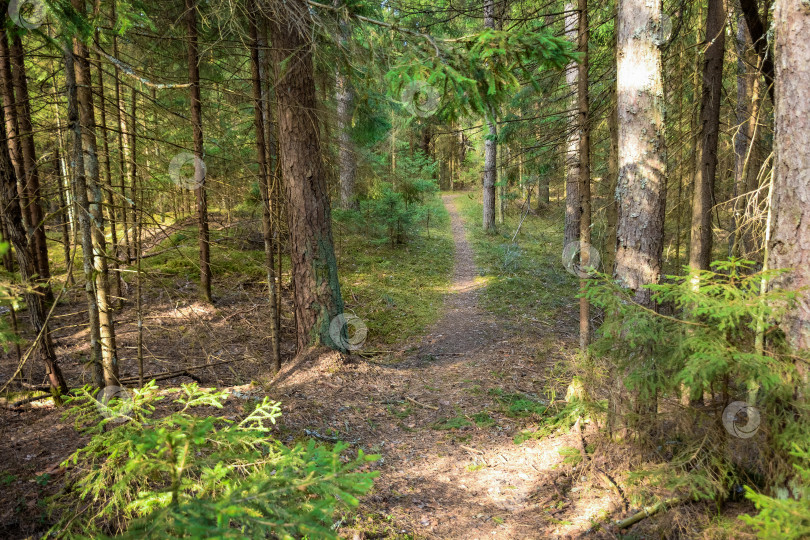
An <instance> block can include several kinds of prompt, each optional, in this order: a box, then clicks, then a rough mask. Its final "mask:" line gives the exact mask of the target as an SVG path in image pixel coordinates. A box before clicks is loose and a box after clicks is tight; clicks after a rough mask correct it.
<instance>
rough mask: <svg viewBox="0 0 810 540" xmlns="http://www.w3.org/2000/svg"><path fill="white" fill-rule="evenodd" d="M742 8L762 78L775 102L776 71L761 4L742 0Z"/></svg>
mask: <svg viewBox="0 0 810 540" xmlns="http://www.w3.org/2000/svg"><path fill="white" fill-rule="evenodd" d="M740 6H741V7H742V12H743V17H745V22H746V25H747V26H748V33H749V34H750V36H751V41H752V42H753V44H754V50H755V51H756V52H757V55H758V56H759V60H760V66H761V68H762V76H763V77H764V78H765V85H766V87H767V89H768V95H770V96H771V101H773V100H774V88H775V87H774V75H775V70H774V66H773V58H772V57H771V54H770V52H769V51H768V36H767V35H766V33H765V32H766V29H765V25H764V24H763V22H762V17H760V15H759V3H758V2H757V0H740Z"/></svg>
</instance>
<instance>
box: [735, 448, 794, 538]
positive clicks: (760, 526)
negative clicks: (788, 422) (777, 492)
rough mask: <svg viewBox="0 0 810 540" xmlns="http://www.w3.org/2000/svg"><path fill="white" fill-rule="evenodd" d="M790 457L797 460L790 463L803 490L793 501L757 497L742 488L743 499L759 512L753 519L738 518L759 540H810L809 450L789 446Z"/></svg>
mask: <svg viewBox="0 0 810 540" xmlns="http://www.w3.org/2000/svg"><path fill="white" fill-rule="evenodd" d="M791 454H792V455H793V456H794V457H796V458H797V459H798V461H799V462H798V463H795V464H794V467H795V469H796V473H797V476H798V479H799V480H800V482H801V484H803V485H804V486H805V487H804V489H803V490H802V489H801V488H800V490H799V491H800V492H799V493H796V494H795V495H797V498H795V499H789V498H782V499H780V498H775V497H768V496H766V495H762V494H759V493H757V492H755V491H754V490H752V489H751V488H749V487H746V496H747V497H748V498H749V499H751V500H752V501H753V502H754V504H755V505H756V507H757V510H759V514H757V515H756V516H753V517H752V516H743V517H742V518H741V519H742V520H743V521H745V522H746V523H748V524H749V525H753V526H754V528H755V529H756V531H757V535H758V536H759V537H760V538H773V539H779V540H799V539H802V538H810V488H808V487H807V486H810V451H808V450H806V449H802V448H800V447H799V445H797V444H794V445H793V451H792V452H791Z"/></svg>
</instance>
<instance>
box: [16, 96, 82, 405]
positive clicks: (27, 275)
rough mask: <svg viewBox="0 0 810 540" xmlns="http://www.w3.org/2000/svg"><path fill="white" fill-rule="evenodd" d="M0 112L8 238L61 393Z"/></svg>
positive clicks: (40, 348) (39, 353) (41, 350)
mask: <svg viewBox="0 0 810 540" xmlns="http://www.w3.org/2000/svg"><path fill="white" fill-rule="evenodd" d="M0 116H2V118H0V204H2V207H3V217H4V222H5V225H6V229H7V233H8V239H9V240H10V241H11V244H12V246H14V252H15V253H16V255H17V263H18V265H19V267H20V276H21V278H22V282H23V283H24V284H25V285H27V287H26V292H25V293H24V296H25V303H26V305H27V306H28V314H29V316H30V318H31V324H32V325H33V327H34V331H35V333H36V336H37V338H36V339H37V341H36V344H35V349H34V350H35V351H36V357H38V359H39V360H40V361H42V362H43V363H44V364H45V371H46V374H47V377H48V382H49V384H50V385H51V388H52V390H53V391H54V393H55V394H56V395H57V396H58V395H59V394H63V393H65V392H67V390H68V388H67V384H66V383H65V379H64V377H63V376H62V371H61V370H60V369H59V364H58V362H57V360H56V354H55V353H54V350H53V344H52V342H51V335H50V331H49V329H48V322H47V315H46V310H45V303H44V301H43V295H42V291H41V287H37V286H36V285H35V282H34V279H33V278H34V275H35V274H36V273H37V269H36V264H35V262H34V256H33V253H32V251H31V246H30V244H29V242H28V236H27V234H26V232H25V229H24V227H23V223H22V212H21V209H20V200H19V193H18V191H17V180H16V178H15V177H14V166H13V165H12V163H11V156H10V154H9V149H8V136H7V134H6V124H5V110H4V108H3V109H0Z"/></svg>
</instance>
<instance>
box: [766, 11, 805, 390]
mask: <svg viewBox="0 0 810 540" xmlns="http://www.w3.org/2000/svg"><path fill="white" fill-rule="evenodd" d="M774 24H775V27H776V101H775V111H774V117H775V123H776V138H775V147H776V151H775V163H774V172H773V182H774V186H773V187H774V190H773V201H772V204H773V207H772V211H773V231H772V234H771V238H770V244H769V247H770V266H771V268H789V269H791V270H790V272H789V273H788V274H786V275H785V276H783V277H782V278H781V279H780V280H779V282H778V285H779V286H781V287H784V288H787V289H791V290H796V291H799V290H801V296H800V297H799V300H798V302H797V303H796V305H795V306H794V307H793V308H792V309H791V310H790V311H789V312H788V313H786V314H785V316H784V318H783V319H782V321H781V322H780V326H781V328H782V330H783V331H784V332H785V335H786V337H787V340H788V342H789V343H790V345H791V346H792V347H794V348H795V349H798V350H805V351H806V350H808V349H810V294H808V293H807V291H808V290H810V176H809V175H808V173H807V171H808V170H810V40H808V39H807V37H808V36H810V7H809V6H808V5H807V3H806V2H804V1H802V0H778V1H777V3H776V9H775V12H774ZM797 365H801V370H802V371H803V372H804V374H805V375H806V366H804V365H802V364H801V362H797Z"/></svg>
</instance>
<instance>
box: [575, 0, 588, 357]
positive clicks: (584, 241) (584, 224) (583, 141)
mask: <svg viewBox="0 0 810 540" xmlns="http://www.w3.org/2000/svg"><path fill="white" fill-rule="evenodd" d="M577 11H578V13H577V16H578V17H577V18H578V26H579V31H578V33H579V36H578V38H577V50H578V51H579V53H580V54H581V58H580V62H579V67H578V68H577V71H578V73H577V116H578V118H577V131H578V132H579V133H578V135H579V142H578V145H579V156H578V158H579V186H578V188H579V189H578V190H577V191H578V192H579V214H580V215H579V220H580V221H579V242H580V252H579V257H580V265H581V266H582V268H587V267H588V266H589V265H590V263H591V261H590V252H591V126H590V103H589V97H588V65H589V57H588V41H589V38H590V32H589V30H588V0H579V2H578V9H577ZM580 290H581V292H582V293H583V294H582V296H581V297H580V299H579V348H580V350H581V351H582V352H583V353H584V352H585V351H586V350H587V348H588V343H589V342H590V339H591V337H590V336H591V326H590V325H591V319H590V304H589V303H588V299H587V298H585V296H584V293H585V281H584V279H583V281H582V283H581V286H580Z"/></svg>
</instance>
